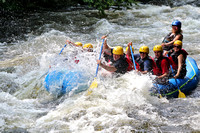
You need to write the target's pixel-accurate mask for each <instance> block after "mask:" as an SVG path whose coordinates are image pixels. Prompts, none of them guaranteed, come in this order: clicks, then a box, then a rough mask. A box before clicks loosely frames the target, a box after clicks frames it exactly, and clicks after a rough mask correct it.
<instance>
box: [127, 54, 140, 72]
mask: <svg viewBox="0 0 200 133" xmlns="http://www.w3.org/2000/svg"><path fill="white" fill-rule="evenodd" d="M126 62H128V68H127V71H131V70H135V68H134V64H133V60H132V59H130V58H129V56H128V55H126ZM135 65H136V69H138V68H139V65H138V63H137V62H136V61H135Z"/></svg>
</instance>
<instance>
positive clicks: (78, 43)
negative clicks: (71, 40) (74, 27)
mask: <svg viewBox="0 0 200 133" xmlns="http://www.w3.org/2000/svg"><path fill="white" fill-rule="evenodd" d="M75 44H76V45H78V46H81V47H82V45H83V44H82V43H81V42H75Z"/></svg>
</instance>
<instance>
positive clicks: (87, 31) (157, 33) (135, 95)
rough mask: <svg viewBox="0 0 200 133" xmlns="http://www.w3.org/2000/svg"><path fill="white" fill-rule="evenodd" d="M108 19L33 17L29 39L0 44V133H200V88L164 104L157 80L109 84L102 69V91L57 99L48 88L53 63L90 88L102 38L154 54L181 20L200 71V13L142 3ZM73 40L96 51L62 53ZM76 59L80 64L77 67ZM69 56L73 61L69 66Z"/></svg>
mask: <svg viewBox="0 0 200 133" xmlns="http://www.w3.org/2000/svg"><path fill="white" fill-rule="evenodd" d="M107 14H108V17H107V18H106V19H100V18H97V17H96V16H97V11H88V10H82V11H70V12H69V11H66V12H42V13H35V14H31V15H30V16H27V18H26V21H25V20H24V21H25V22H30V21H31V23H32V25H29V26H30V27H27V28H29V29H34V30H33V31H32V32H29V33H28V34H25V37H26V39H21V40H16V41H13V42H11V43H6V42H2V43H0V53H1V55H0V132H31V133H36V132H41V133H45V132H51V133H54V132H55V133H58V132H59V133H60V132H61V133H66V132H76V133H86V132H87V133H89V132H99V131H100V132H106V133H111V132H118V133H120V132H127V133H129V132H199V131H200V124H199V123H200V111H199V110H200V93H199V90H200V88H199V87H198V88H197V89H196V90H195V91H194V92H193V93H192V94H191V95H190V96H187V98H185V99H170V100H168V99H165V98H162V99H159V98H157V97H152V96H150V95H149V89H150V88H151V87H152V81H151V79H150V77H149V76H147V75H138V74H137V73H135V72H134V71H133V72H130V73H127V74H125V75H123V76H121V77H119V78H112V77H106V78H103V76H101V75H102V74H103V73H104V72H103V70H99V78H97V81H98V85H99V86H98V88H97V89H94V91H93V93H92V94H91V95H89V96H87V95H85V94H86V91H83V92H80V93H78V94H73V92H72V93H70V94H66V95H64V96H62V97H58V98H57V97H54V96H52V95H50V94H49V93H48V92H47V91H46V90H45V88H44V85H43V82H44V78H45V74H46V73H47V72H48V70H49V65H51V66H52V69H53V68H54V67H57V66H58V64H59V66H60V69H65V68H66V69H67V68H69V67H71V66H72V67H75V68H76V69H78V70H81V71H84V72H85V73H87V74H88V75H90V77H91V79H89V80H88V83H87V84H88V85H89V84H90V83H91V82H92V80H93V77H94V75H95V71H96V59H98V55H99V51H100V45H101V41H102V40H101V36H102V35H105V34H107V33H110V34H109V37H108V44H109V45H110V46H116V45H121V46H123V47H124V48H125V47H126V45H127V44H128V42H130V41H133V47H134V48H135V53H138V50H139V47H140V46H142V45H144V44H145V45H148V46H149V47H150V51H151V52H150V55H151V56H154V55H153V52H152V49H153V46H154V45H156V44H161V42H162V39H163V37H164V36H165V35H166V34H167V33H169V32H170V30H171V23H172V21H173V20H176V19H178V20H180V21H181V22H182V30H183V35H184V39H183V48H184V49H186V50H187V52H188V53H189V56H191V57H193V58H194V59H195V60H196V61H197V64H198V66H199V67H200V56H199V55H200V43H199V42H200V38H199V36H200V27H199V25H200V8H199V7H196V6H191V5H183V6H180V7H174V8H170V7H169V6H153V5H138V6H133V8H132V9H130V10H126V11H125V10H122V11H115V12H113V11H112V10H110V11H109V12H107ZM13 28H20V27H17V26H15V27H13ZM10 30H12V28H10ZM67 39H69V40H71V41H73V42H76V41H80V42H82V43H92V44H94V51H95V52H93V53H92V54H91V53H83V52H81V50H80V49H77V48H75V47H72V46H69V45H68V46H67V47H66V48H65V49H64V51H63V52H62V54H61V55H58V54H59V52H60V50H61V49H62V48H63V46H64V45H65V42H66V40H67ZM75 55H77V57H78V58H79V60H80V63H79V64H72V63H73V62H72V61H71V59H72V58H74V56H75ZM65 58H67V59H68V60H66V61H65V62H63V59H65ZM70 65H71V66H70ZM61 66H62V67H61Z"/></svg>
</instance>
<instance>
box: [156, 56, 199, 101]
mask: <svg viewBox="0 0 200 133" xmlns="http://www.w3.org/2000/svg"><path fill="white" fill-rule="evenodd" d="M186 69H187V74H186V76H185V78H184V79H177V84H176V81H175V79H169V84H167V85H161V84H153V85H154V87H153V90H154V91H155V90H156V91H155V92H154V94H155V93H157V94H158V93H160V94H161V95H162V96H166V97H167V98H171V97H174V98H177V97H178V94H179V92H178V88H177V85H178V86H179V88H180V90H181V92H183V93H184V94H186V95H187V94H190V93H191V92H192V90H194V89H195V88H196V87H197V85H198V82H199V74H200V71H199V69H198V66H197V64H196V61H195V60H194V59H193V58H191V57H187V59H186ZM158 89H159V90H158Z"/></svg>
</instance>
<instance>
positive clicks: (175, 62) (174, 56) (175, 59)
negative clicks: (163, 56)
mask: <svg viewBox="0 0 200 133" xmlns="http://www.w3.org/2000/svg"><path fill="white" fill-rule="evenodd" d="M180 54H182V55H183V58H184V59H183V62H182V67H181V72H182V71H186V63H185V60H186V58H187V55H188V53H187V52H186V51H185V50H184V49H181V50H180V51H179V52H173V53H172V54H171V55H170V57H169V60H170V64H171V65H172V68H173V69H174V70H177V69H178V56H179V55H180Z"/></svg>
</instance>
